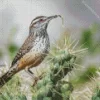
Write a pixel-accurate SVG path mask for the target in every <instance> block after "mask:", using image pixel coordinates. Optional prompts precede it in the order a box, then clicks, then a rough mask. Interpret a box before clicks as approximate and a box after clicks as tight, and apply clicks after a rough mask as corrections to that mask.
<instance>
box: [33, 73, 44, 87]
mask: <svg viewBox="0 0 100 100" xmlns="http://www.w3.org/2000/svg"><path fill="white" fill-rule="evenodd" d="M43 75H44V72H43V73H42V74H41V75H39V76H38V77H36V76H35V77H34V83H33V86H35V85H36V84H37V82H38V81H39V80H41V79H42V78H43Z"/></svg>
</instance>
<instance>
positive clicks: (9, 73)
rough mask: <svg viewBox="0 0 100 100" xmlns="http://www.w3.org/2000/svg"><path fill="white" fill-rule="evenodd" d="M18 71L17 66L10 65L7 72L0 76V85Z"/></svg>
mask: <svg viewBox="0 0 100 100" xmlns="http://www.w3.org/2000/svg"><path fill="white" fill-rule="evenodd" d="M17 72H18V68H17V67H11V68H10V69H9V70H8V72H6V73H5V74H4V75H3V76H1V77H0V87H2V86H3V85H5V84H6V83H7V82H8V81H9V80H10V79H11V78H12V76H13V75H15V74H16V73H17Z"/></svg>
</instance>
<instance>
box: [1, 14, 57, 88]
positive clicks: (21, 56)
mask: <svg viewBox="0 0 100 100" xmlns="http://www.w3.org/2000/svg"><path fill="white" fill-rule="evenodd" d="M58 16H59V15H55V16H50V17H46V16H39V17H36V18H35V19H34V20H32V22H31V24H30V27H29V36H28V37H27V39H26V40H25V42H24V43H23V45H22V47H21V48H20V49H19V51H18V53H17V54H16V56H15V58H14V59H13V61H12V64H11V67H10V69H9V70H8V72H7V73H5V74H4V75H3V76H2V77H1V78H0V86H3V85H4V84H5V83H6V82H8V81H9V80H10V79H11V78H12V76H13V75H14V74H16V73H17V72H19V71H21V70H22V69H25V68H28V69H29V68H31V67H36V66H38V65H39V64H40V63H41V62H42V61H43V59H44V58H45V56H46V55H47V54H48V52H49V49H50V41H49V36H48V34H47V26H48V23H49V21H50V20H52V19H54V18H57V17H58Z"/></svg>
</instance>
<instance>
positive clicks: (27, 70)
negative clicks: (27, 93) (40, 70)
mask: <svg viewBox="0 0 100 100" xmlns="http://www.w3.org/2000/svg"><path fill="white" fill-rule="evenodd" d="M25 71H26V72H27V73H28V74H29V75H30V76H31V77H32V78H33V79H34V83H33V86H35V84H37V81H38V80H40V79H41V78H42V76H41V75H40V76H38V77H37V76H35V75H34V73H33V72H32V71H31V70H30V68H26V69H25Z"/></svg>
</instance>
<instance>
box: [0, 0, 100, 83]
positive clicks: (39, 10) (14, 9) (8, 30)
mask: <svg viewBox="0 0 100 100" xmlns="http://www.w3.org/2000/svg"><path fill="white" fill-rule="evenodd" d="M56 14H60V15H61V16H63V18H64V25H62V21H61V19H59V18H58V19H55V20H53V21H52V22H51V23H50V24H49V26H48V34H49V36H50V40H51V45H52V43H53V42H55V41H57V40H58V39H59V38H60V36H61V35H63V34H64V33H67V34H70V35H71V37H72V39H76V40H79V45H82V44H84V45H83V47H84V48H88V50H87V53H86V54H85V55H84V56H83V57H82V59H79V60H78V63H79V64H80V65H82V66H84V67H85V69H84V70H83V69H82V70H81V71H78V72H79V73H78V75H76V76H78V77H75V78H74V80H73V79H72V81H73V83H75V84H78V83H79V84H80V83H81V84H83V83H84V82H87V81H89V80H90V77H91V76H92V77H93V76H94V75H96V73H97V70H98V69H99V67H100V0H0V65H1V66H0V69H2V66H3V67H4V65H7V66H10V64H11V61H12V59H13V58H14V56H15V54H16V52H17V50H18V49H19V47H20V46H21V45H22V43H23V42H24V40H25V38H26V37H27V36H28V34H29V25H30V23H31V20H32V19H34V18H35V17H36V16H40V15H44V16H50V15H56ZM86 73H87V74H86ZM76 80H77V81H76Z"/></svg>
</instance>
